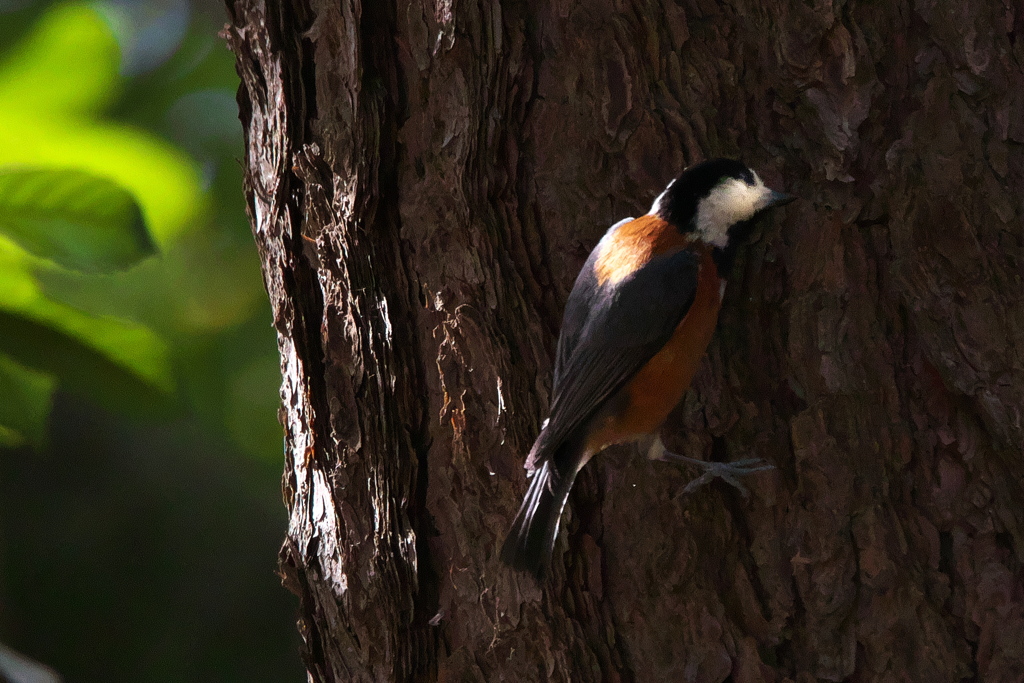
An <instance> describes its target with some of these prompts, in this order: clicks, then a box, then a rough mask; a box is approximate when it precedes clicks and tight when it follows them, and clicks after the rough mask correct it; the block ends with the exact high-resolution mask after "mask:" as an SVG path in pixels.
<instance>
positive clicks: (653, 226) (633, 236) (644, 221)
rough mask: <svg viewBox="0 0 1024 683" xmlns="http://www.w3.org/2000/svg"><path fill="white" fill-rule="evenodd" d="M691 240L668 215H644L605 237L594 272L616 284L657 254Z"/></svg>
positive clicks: (600, 281) (603, 283) (599, 277)
mask: <svg viewBox="0 0 1024 683" xmlns="http://www.w3.org/2000/svg"><path fill="white" fill-rule="evenodd" d="M689 241H690V237H689V235H684V234H683V233H681V232H679V230H678V229H677V228H676V227H675V226H673V225H672V224H671V223H668V222H667V221H665V220H664V219H662V218H660V217H658V216H655V215H653V214H647V215H646V216H640V218H635V219H633V220H631V221H630V222H628V223H626V224H625V225H621V226H619V228H618V229H617V230H616V231H615V232H614V233H612V234H611V235H608V236H607V237H606V238H605V239H602V240H601V243H600V244H599V245H598V248H599V249H600V250H601V251H600V253H599V254H598V255H597V261H596V262H595V263H594V275H595V276H596V277H597V282H598V284H600V285H605V284H609V283H611V284H615V283H617V282H620V281H622V280H623V279H624V278H626V277H628V276H629V275H630V274H632V273H633V272H635V271H636V270H637V269H638V268H640V267H641V266H643V265H644V264H645V263H647V262H648V261H650V260H651V257H652V256H655V255H656V254H663V253H665V252H666V251H669V250H671V249H674V248H677V247H682V246H684V245H686V244H687V243H688V242H689Z"/></svg>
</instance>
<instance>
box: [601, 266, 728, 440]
mask: <svg viewBox="0 0 1024 683" xmlns="http://www.w3.org/2000/svg"><path fill="white" fill-rule="evenodd" d="M701 251H702V253H701V261H700V271H699V272H698V276H697V292H696V294H695V296H694V299H693V303H692V304H691V305H690V310H689V311H687V313H686V316H685V317H684V318H683V319H682V321H680V323H679V325H678V326H676V329H675V332H674V333H673V334H672V337H671V339H669V340H668V343H667V344H665V346H663V347H662V348H661V350H660V351H658V353H656V354H655V355H654V356H653V357H652V358H651V359H650V360H649V361H647V363H646V364H644V366H643V367H642V368H640V370H639V372H637V374H636V375H634V376H633V378H632V379H631V380H630V381H629V382H628V383H627V384H626V386H624V387H623V388H622V390H621V393H620V394H619V395H618V396H617V397H615V398H613V399H612V400H611V401H609V405H614V406H616V409H615V412H613V413H611V414H606V415H605V416H604V417H603V418H601V419H600V420H599V421H598V423H597V424H595V425H593V427H591V432H590V434H588V436H587V452H588V453H591V454H596V453H598V452H599V451H601V450H602V449H603V448H605V447H606V446H610V445H611V444H615V443H623V442H626V441H632V440H634V439H636V438H638V437H640V436H642V435H645V434H652V433H654V432H655V431H657V430H658V428H660V427H661V423H662V422H664V421H665V419H666V418H667V417H668V415H669V413H671V412H672V409H673V408H675V407H676V405H677V404H678V403H679V401H680V400H682V398H683V394H685V393H686V390H687V389H688V388H689V387H690V382H691V381H693V375H694V373H696V372H697V367H698V366H699V365H700V360H701V358H703V357H704V352H705V351H706V350H707V348H708V344H709V343H710V342H711V337H712V335H713V334H714V332H715V325H716V324H717V323H718V311H719V309H720V308H721V305H722V298H721V294H720V292H721V289H720V288H721V284H722V281H721V279H719V277H718V269H717V268H716V266H715V262H714V260H713V259H712V258H711V250H710V249H708V248H705V249H702V250H701Z"/></svg>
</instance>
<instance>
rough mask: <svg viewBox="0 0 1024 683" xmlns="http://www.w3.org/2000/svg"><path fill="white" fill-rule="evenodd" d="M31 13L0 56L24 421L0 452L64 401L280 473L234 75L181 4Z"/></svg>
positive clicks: (7, 228)
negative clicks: (203, 427)
mask: <svg viewBox="0 0 1024 683" xmlns="http://www.w3.org/2000/svg"><path fill="white" fill-rule="evenodd" d="M32 9H35V11H36V15H37V16H36V19H35V21H32V22H29V21H22V22H21V26H22V31H21V33H20V35H12V36H8V38H9V39H10V41H11V45H10V46H9V47H8V48H7V49H6V50H5V52H4V54H3V55H2V58H0V233H3V234H5V235H6V236H7V237H8V238H9V239H0V352H2V353H4V354H6V357H5V358H4V368H5V369H6V372H5V373H4V381H5V383H6V384H7V385H9V386H12V387H17V388H16V389H15V393H16V394H17V395H18V396H19V398H20V399H21V400H23V401H25V402H31V403H32V405H31V406H28V405H26V406H24V409H22V410H20V411H17V415H14V414H13V413H14V412H15V411H13V410H7V411H2V412H0V439H2V440H3V441H2V442H6V443H7V444H9V445H11V444H17V443H20V442H24V441H26V440H28V441H31V442H35V443H37V444H39V443H40V439H41V437H42V436H43V435H44V434H45V429H44V427H43V425H42V424H41V423H40V422H39V420H42V419H45V416H46V415H47V413H48V411H47V410H46V409H45V406H47V405H49V403H50V400H51V398H50V397H51V394H52V389H53V388H54V387H55V386H59V387H61V388H64V389H67V390H70V391H73V392H75V393H77V394H79V395H83V396H87V397H89V398H90V399H92V400H95V401H97V402H98V403H100V404H101V405H104V406H107V407H109V408H112V409H115V410H120V411H130V412H132V413H134V414H138V413H143V414H152V413H154V412H162V413H167V412H169V411H170V412H174V411H182V410H189V411H192V412H194V413H195V414H196V415H198V416H201V418H202V419H203V420H204V421H206V422H207V423H209V424H210V425H211V426H214V427H216V428H217V429H220V430H223V431H225V432H226V433H227V434H228V435H229V436H230V437H232V438H233V439H234V441H235V442H236V444H238V445H239V446H240V447H242V448H243V449H245V450H246V451H248V452H251V453H254V454H258V455H261V456H264V457H267V458H276V457H278V455H279V454H280V442H281V438H280V429H279V427H278V426H277V423H276V414H275V407H276V401H277V399H276V391H274V389H273V387H274V385H275V384H276V382H277V381H278V380H277V360H276V354H275V349H274V347H273V345H272V336H271V335H270V333H269V329H266V328H265V326H266V323H267V322H268V318H267V312H266V310H265V304H264V297H263V292H262V290H261V286H260V281H259V271H258V267H257V264H258V261H257V259H256V257H255V250H254V248H253V246H252V240H251V237H250V236H249V234H248V228H247V224H246V220H245V215H244V210H243V204H242V201H243V198H242V195H241V192H240V177H241V176H240V170H239V166H238V164H237V163H236V162H235V158H236V157H237V156H238V155H239V154H240V153H241V130H240V126H239V124H238V120H237V114H236V106H235V101H234V91H235V88H236V84H237V77H236V75H235V73H234V67H233V62H232V59H231V56H230V54H229V53H228V52H227V50H226V49H225V48H224V46H223V44H222V43H221V42H220V40H219V39H218V38H217V37H216V36H215V34H214V32H213V31H212V30H211V28H212V27H213V26H215V23H214V21H211V18H210V17H209V16H205V15H203V13H202V12H201V11H195V10H196V8H192V7H191V6H190V5H188V3H184V2H162V3H159V2H158V3H149V4H146V3H141V2H133V3H128V2H123V3H117V2H106V3H99V4H95V3H94V4H80V3H79V4H64V5H57V6H52V7H46V6H38V7H34V8H33V7H29V8H27V9H25V8H23V9H22V10H21V13H31V12H30V10H32ZM199 9H201V8H199ZM12 23H14V24H15V25H18V24H19V22H17V21H13V22H12ZM144 226H148V231H147V229H146V227H144ZM151 236H152V239H151ZM154 243H155V244H154ZM155 245H159V249H160V252H161V253H160V254H159V255H158V256H157V257H155V258H147V256H149V255H150V254H151V253H152V252H153V251H154V248H155ZM19 366H20V367H19ZM40 373H42V375H40ZM46 378H49V381H42V380H43V379H46ZM54 380H55V381H54ZM47 389H49V390H47ZM8 413H11V415H10V417H8ZM15 418H16V419H15Z"/></svg>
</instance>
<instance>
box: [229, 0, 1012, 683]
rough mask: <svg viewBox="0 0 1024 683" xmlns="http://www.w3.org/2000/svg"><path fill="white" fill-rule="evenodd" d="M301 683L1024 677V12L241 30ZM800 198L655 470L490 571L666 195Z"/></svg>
mask: <svg viewBox="0 0 1024 683" xmlns="http://www.w3.org/2000/svg"><path fill="white" fill-rule="evenodd" d="M229 6H230V14H231V22H232V24H231V26H230V27H229V28H228V29H226V32H225V35H226V36H227V39H228V41H229V44H230V46H231V48H232V49H233V50H234V52H235V54H236V55H237V58H238V70H239V74H240V75H241V79H242V85H241V88H240V91H239V104H240V109H241V119H242V123H243V126H244V128H245V130H246V135H247V138H246V157H245V160H244V162H243V163H244V166H245V169H246V192H247V196H248V201H249V210H250V216H251V218H252V222H253V231H254V234H255V237H256V241H257V244H258V245H259V248H260V253H261V256H262V259H263V272H264V277H265V281H266V285H267V290H268V292H269V295H270V300H271V303H272V305H273V309H274V313H275V325H276V328H277V332H278V338H279V346H280V351H281V358H282V370H283V373H284V383H283V387H282V400H283V408H282V412H281V417H282V421H283V424H284V426H285V431H286V441H285V475H284V495H285V502H286V504H287V507H288V511H289V515H290V516H289V529H288V535H287V539H286V541H285V543H284V546H283V548H282V551H281V558H280V559H281V565H280V566H281V572H282V576H283V579H284V582H285V584H286V585H287V586H288V587H289V588H290V589H291V590H293V591H294V592H295V593H297V594H298V596H299V597H300V600H301V608H300V612H301V619H300V622H299V628H300V630H301V632H302V635H303V638H304V640H305V652H304V657H305V661H306V664H307V667H308V669H309V672H310V675H311V680H316V681H349V680H351V681H390V680H397V681H409V680H424V681H435V680H436V681H481V682H483V681H488V682H489V681H502V680H504V681H535V680H537V681H539V680H551V681H641V682H646V681H725V680H732V681H736V683H746V682H752V681H796V682H798V683H801V682H802V683H805V682H807V681H813V680H818V679H821V680H828V681H841V680H854V681H895V680H911V681H959V680H963V679H973V680H983V681H1019V680H1021V679H1022V677H1024V569H1022V567H1024V564H1022V562H1024V510H1022V506H1021V503H1020V501H1021V500H1022V499H1024V496H1022V493H1024V491H1022V478H1024V475H1022V457H1021V449H1022V445H1024V422H1022V411H1024V408H1022V406H1024V285H1022V274H1024V237H1022V231H1021V216H1022V214H1024V146H1022V145H1024V8H1021V6H1020V5H1019V4H1018V3H1016V2H1011V0H987V1H985V2H978V1H975V0H949V1H948V2H942V3H937V2H930V1H925V0H921V1H918V2H914V3H911V2H908V1H906V0H896V1H895V2H891V3H868V2H863V1H861V2H857V1H855V0H849V1H848V2H830V1H829V0H822V1H820V2H816V3H790V2H779V1H778V0H734V1H733V2H730V3H724V4H719V3H713V2H709V1H706V0H679V1H677V0H587V2H574V1H572V0H559V1H558V2H550V3H541V2H529V1H526V0H521V1H518V2H514V1H511V0H505V1H504V2H501V1H499V0H479V1H478V2H467V1H466V0H461V1H459V0H431V1H428V0H407V1H406V2H401V3H395V2H391V1H390V0H373V1H372V2H369V1H367V2H361V1H360V0H331V1H330V2H327V1H324V0H229ZM713 156H730V157H737V158H741V159H743V160H744V161H745V162H746V163H748V164H749V165H750V166H751V167H753V168H754V169H756V170H757V171H758V172H759V173H760V174H761V175H762V177H763V178H764V179H765V181H766V182H767V183H768V184H769V185H771V186H773V187H777V188H779V189H784V190H785V191H788V192H792V193H795V194H797V195H799V196H800V197H801V198H802V199H803V201H800V202H798V203H795V204H792V205H791V206H790V207H789V208H788V209H787V210H786V211H785V212H784V213H783V214H781V215H780V217H778V218H776V219H775V220H774V221H772V222H770V223H768V224H766V225H765V226H764V228H763V229H762V231H761V233H760V236H759V238H758V239H756V240H755V242H754V243H753V244H751V245H750V246H749V247H748V248H746V249H745V250H744V252H743V255H742V256H741V259H740V262H739V264H738V267H737V269H736V274H735V276H734V278H733V280H732V281H731V283H730V285H729V287H728V290H727V293H726V297H725V304H724V307H723V312H722V315H721V318H720V323H719V329H718V331H717V333H716V337H715V340H714V341H713V342H712V344H711V347H710V349H709V352H708V354H707V358H706V361H705V362H704V364H703V366H702V368H701V369H700V371H699V372H698V376H697V379H696V380H695V382H694V386H693V388H692V389H691V391H690V392H689V393H688V394H687V397H686V399H685V400H684V402H683V405H682V406H681V407H680V408H679V409H678V410H677V411H676V412H675V413H674V415H673V417H672V418H670V423H669V424H668V426H667V428H666V430H665V438H666V442H667V444H668V446H670V447H673V448H674V449H675V450H677V451H678V452H685V453H688V454H692V455H695V456H697V457H703V458H715V459H728V460H734V459H738V458H741V457H749V456H759V457H763V458H766V459H767V460H768V461H769V462H771V463H774V464H775V465H776V466H777V469H776V470H774V471H773V472H770V473H768V474H765V475H757V478H756V480H750V482H749V483H750V484H751V485H752V489H753V493H752V496H751V498H750V499H749V500H744V499H743V498H742V497H739V496H738V495H737V494H736V493H735V492H734V491H733V490H731V489H730V488H729V487H726V486H720V485H717V484H716V485H713V486H711V487H708V488H705V489H704V490H702V491H700V492H699V493H697V494H696V495H694V496H692V497H683V496H681V495H680V492H681V490H682V488H683V486H684V485H685V482H686V481H687V480H688V478H689V477H691V476H693V472H688V471H686V470H684V469H681V468H677V467H673V466H671V465H667V464H664V463H658V462H649V461H646V460H645V459H644V458H642V457H639V456H638V454H636V453H635V452H634V451H633V450H632V449H630V448H617V449H611V450H609V451H607V452H606V453H604V454H603V455H601V456H600V457H599V458H596V459H595V460H594V461H593V462H592V463H590V464H589V465H588V466H587V467H586V468H585V469H584V471H583V473H582V475H581V477H580V480H579V481H578V483H577V486H576V489H575V491H574V493H573V496H572V498H571V499H570V505H569V509H568V511H567V517H566V520H565V524H564V529H565V531H563V533H562V539H560V541H559V545H558V547H557V550H556V560H555V565H556V566H555V570H554V576H553V577H551V579H550V580H549V581H546V582H545V583H543V584H537V583H536V582H535V581H534V580H533V579H532V578H531V577H529V576H526V575H520V574H516V573H513V572H511V571H509V570H507V569H506V568H505V567H503V566H502V565H501V564H500V563H499V562H498V561H497V550H498V547H499V545H500V543H501V540H502V538H503V535H504V533H505V531H506V529H507V525H508V523H509V521H510V520H511V519H512V517H513V515H514V513H515V511H516V509H517V507H518V504H519V502H520V499H521V496H522V493H523V491H524V489H525V477H524V472H523V470H522V468H521V465H522V462H523V459H524V456H525V454H526V452H527V451H528V449H529V446H530V444H531V442H532V440H533V438H534V436H535V435H536V433H537V431H538V430H539V427H540V422H541V420H542V419H543V417H544V415H545V411H546V408H547V403H548V395H549V391H550V377H551V369H552V356H553V350H554V344H555V340H556V338H557V333H558V327H559V320H560V315H561V309H562V305H563V303H564V301H565V298H566V296H567V294H568V292H569V289H570V288H571V286H572V282H573V279H574V277H575V275H576V273H577V271H578V269H579V267H580V266H581V264H582V262H583V260H584V259H585V257H586V254H587V253H588V251H589V250H590V249H591V248H592V247H593V246H594V244H595V243H596V241H597V239H598V238H599V237H600V235H601V234H603V232H604V231H605V229H606V228H607V226H609V225H610V224H611V223H613V222H615V221H616V220H618V219H620V218H623V217H625V216H630V215H633V216H636V215H640V214H642V213H644V212H645V211H646V208H647V206H649V203H650V201H651V200H652V198H653V197H654V196H655V195H656V194H657V193H658V192H659V191H660V190H661V189H662V188H663V187H664V185H665V183H666V182H667V181H668V180H669V179H671V178H673V177H674V176H675V175H676V174H677V173H678V172H679V171H680V170H681V169H682V168H684V167H685V166H687V165H689V164H691V163H694V162H696V161H699V160H702V159H704V158H709V157H713Z"/></svg>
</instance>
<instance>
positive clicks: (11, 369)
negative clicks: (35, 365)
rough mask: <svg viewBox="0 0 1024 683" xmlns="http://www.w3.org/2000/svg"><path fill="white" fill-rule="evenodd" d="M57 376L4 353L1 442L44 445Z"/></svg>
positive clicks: (0, 358) (1, 359)
mask: <svg viewBox="0 0 1024 683" xmlns="http://www.w3.org/2000/svg"><path fill="white" fill-rule="evenodd" d="M55 384H56V380H55V379H54V378H53V377H51V376H50V375H47V374H44V373H41V372H35V371H33V370H29V369H28V368H26V367H24V366H22V365H20V364H18V363H16V362H15V361H14V360H13V359H11V358H8V357H7V356H4V355H3V354H0V445H4V446H21V445H23V444H25V443H30V444H32V445H33V446H41V445H42V444H43V442H44V441H45V439H46V418H47V417H48V416H49V414H50V405H51V403H52V398H53V388H54V385H55Z"/></svg>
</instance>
